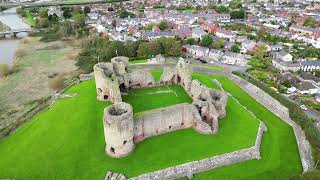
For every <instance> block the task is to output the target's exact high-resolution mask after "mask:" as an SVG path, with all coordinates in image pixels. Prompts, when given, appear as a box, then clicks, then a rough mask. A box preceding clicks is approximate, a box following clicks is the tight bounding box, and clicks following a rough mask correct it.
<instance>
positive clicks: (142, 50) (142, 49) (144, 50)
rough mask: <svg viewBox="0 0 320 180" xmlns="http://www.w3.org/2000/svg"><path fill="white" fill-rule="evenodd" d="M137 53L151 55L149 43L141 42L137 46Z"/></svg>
mask: <svg viewBox="0 0 320 180" xmlns="http://www.w3.org/2000/svg"><path fill="white" fill-rule="evenodd" d="M137 54H138V56H139V57H149V56H150V55H151V51H150V48H149V44H148V43H147V42H143V43H141V44H140V45H139V47H138V50H137Z"/></svg>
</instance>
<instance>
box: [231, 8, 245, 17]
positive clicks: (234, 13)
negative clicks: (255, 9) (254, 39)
mask: <svg viewBox="0 0 320 180" xmlns="http://www.w3.org/2000/svg"><path fill="white" fill-rule="evenodd" d="M244 17H245V10H244V9H240V10H236V11H231V13H230V18H231V19H244Z"/></svg>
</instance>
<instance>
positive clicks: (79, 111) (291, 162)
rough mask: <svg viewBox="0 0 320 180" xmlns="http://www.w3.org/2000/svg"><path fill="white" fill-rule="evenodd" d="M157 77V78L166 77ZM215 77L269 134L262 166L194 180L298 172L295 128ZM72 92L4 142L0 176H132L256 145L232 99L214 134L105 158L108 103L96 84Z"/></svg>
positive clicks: (172, 138)
mask: <svg viewBox="0 0 320 180" xmlns="http://www.w3.org/2000/svg"><path fill="white" fill-rule="evenodd" d="M152 73H153V74H154V75H156V76H157V77H159V74H160V71H153V72H152ZM212 77H213V76H212ZM212 77H209V76H208V75H204V74H197V73H194V78H195V79H199V80H200V81H201V82H202V83H203V84H205V85H207V86H209V87H212V88H213V87H216V85H214V84H213V83H212V82H211V81H210V78H212ZM215 78H217V79H218V80H219V81H220V82H221V84H222V85H223V87H224V89H226V90H227V91H229V92H230V93H232V94H233V95H234V96H235V97H236V98H237V99H238V100H239V101H240V102H241V103H242V104H245V105H246V106H248V108H249V109H250V110H251V111H253V112H254V113H255V114H256V116H258V117H259V118H261V119H262V120H263V121H264V122H265V123H266V124H267V126H268V132H267V133H266V134H265V135H264V137H263V143H262V159H261V160H259V161H257V160H251V161H249V162H244V163H240V164H237V165H233V166H228V167H224V168H220V169H216V170H211V171H208V172H205V173H201V174H199V175H196V176H195V178H196V179H227V178H228V179H258V178H259V179H276V178H277V177H287V176H290V175H295V174H298V173H300V172H301V166H300V164H299V163H300V161H299V155H298V151H297V146H296V142H295V139H294V135H293V131H292V129H291V128H289V126H287V125H286V124H284V123H283V122H282V121H280V120H279V119H278V118H277V117H276V116H274V115H273V114H272V113H270V112H269V111H268V110H266V109H265V108H264V107H263V106H261V105H260V104H258V103H257V102H256V101H255V100H253V99H252V98H251V97H250V96H248V95H247V94H246V93H245V92H243V91H242V90H241V89H240V88H239V87H237V86H236V85H235V84H234V83H233V82H231V81H230V80H228V79H226V78H223V77H215ZM68 93H78V94H77V96H75V97H73V98H70V99H63V100H59V101H58V102H57V103H56V104H55V105H54V106H53V107H52V108H51V109H49V110H47V111H44V112H42V113H39V114H38V115H36V116H35V117H33V118H32V119H31V120H30V121H29V122H28V123H26V124H24V125H23V126H22V127H21V128H19V129H18V130H17V131H16V132H15V133H13V134H12V135H10V136H9V137H7V138H5V139H2V140H0V178H10V179H103V178H104V176H105V173H106V171H107V170H111V171H115V172H122V173H124V174H125V175H127V176H128V177H132V176H136V175H139V174H142V173H145V172H150V171H154V170H157V169H161V168H165V167H168V166H173V165H177V164H181V163H186V162H190V161H193V160H198V159H202V158H205V157H210V156H213V155H217V154H221V153H226V152H231V151H234V150H238V149H243V148H246V147H250V146H252V145H254V143H255V136H256V133H257V130H258V125H259V122H258V121H257V120H256V119H255V118H254V117H253V116H252V115H251V114H250V113H248V112H247V111H246V110H244V109H243V108H242V107H241V106H240V105H239V104H237V102H236V101H235V100H233V99H231V98H229V99H228V104H227V116H226V117H225V118H223V119H221V120H220V122H219V124H220V129H219V132H218V133H217V134H216V135H203V134H199V133H197V132H195V131H194V130H193V129H185V130H179V131H175V132H172V133H168V134H164V135H161V136H157V137H152V138H148V139H146V140H144V141H143V142H140V143H138V144H137V145H136V148H135V150H134V151H133V153H132V154H130V155H129V156H128V157H125V158H121V159H113V158H110V157H109V156H107V155H106V154H105V152H104V146H105V143H104V136H103V126H102V115H103V109H104V108H105V107H106V106H107V105H108V104H109V103H107V102H99V101H97V100H96V93H95V84H94V81H93V80H91V81H86V82H83V83H80V84H79V85H76V86H74V87H72V88H71V89H69V90H68ZM137 93H139V92H137ZM148 101H150V100H148ZM134 106H135V105H134ZM145 108H148V107H147V106H145ZM142 110H143V109H141V111H142Z"/></svg>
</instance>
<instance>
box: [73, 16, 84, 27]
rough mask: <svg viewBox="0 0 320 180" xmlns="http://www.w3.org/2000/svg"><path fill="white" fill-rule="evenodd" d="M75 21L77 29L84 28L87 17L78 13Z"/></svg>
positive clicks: (74, 17) (74, 18)
mask: <svg viewBox="0 0 320 180" xmlns="http://www.w3.org/2000/svg"><path fill="white" fill-rule="evenodd" d="M73 20H74V25H75V26H76V27H78V28H79V27H84V26H85V20H86V16H85V15H84V14H80V13H77V14H75V15H74V16H73Z"/></svg>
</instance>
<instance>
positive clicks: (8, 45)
mask: <svg viewBox="0 0 320 180" xmlns="http://www.w3.org/2000/svg"><path fill="white" fill-rule="evenodd" d="M18 44H19V40H13V39H10V40H5V39H4V40H0V64H8V65H9V66H11V65H12V64H13V60H14V56H15V52H16V49H17V47H18Z"/></svg>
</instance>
